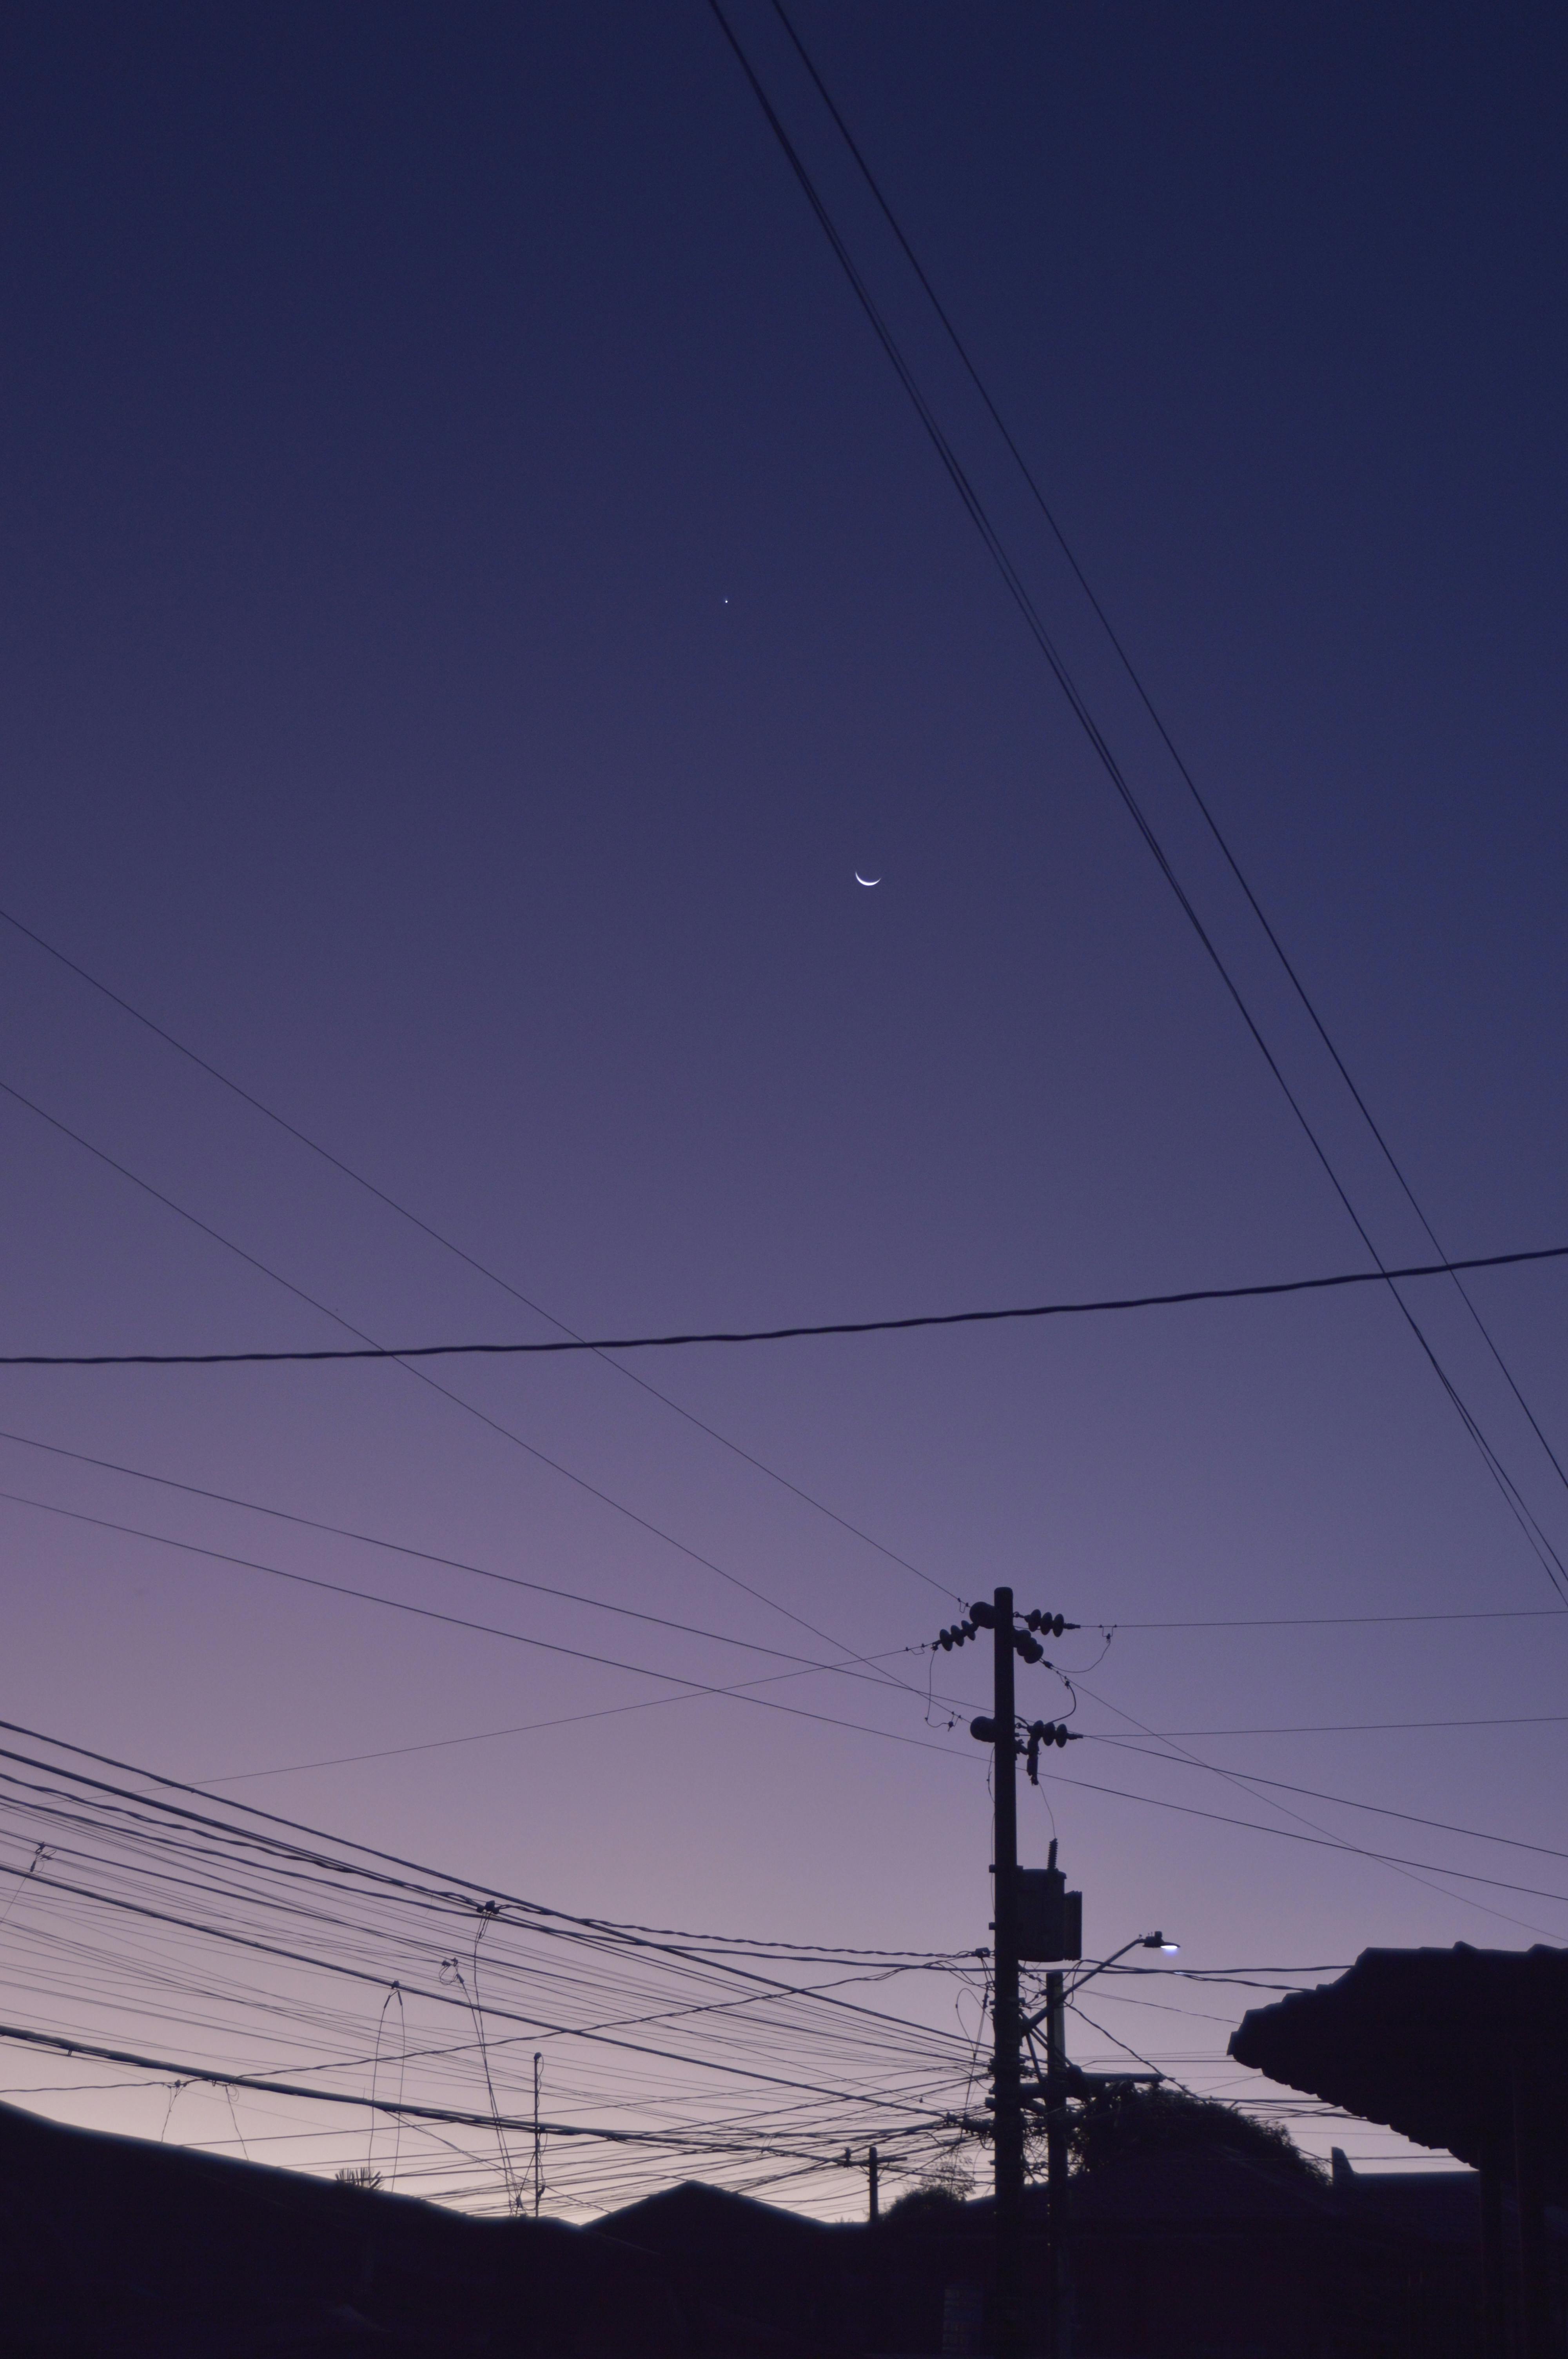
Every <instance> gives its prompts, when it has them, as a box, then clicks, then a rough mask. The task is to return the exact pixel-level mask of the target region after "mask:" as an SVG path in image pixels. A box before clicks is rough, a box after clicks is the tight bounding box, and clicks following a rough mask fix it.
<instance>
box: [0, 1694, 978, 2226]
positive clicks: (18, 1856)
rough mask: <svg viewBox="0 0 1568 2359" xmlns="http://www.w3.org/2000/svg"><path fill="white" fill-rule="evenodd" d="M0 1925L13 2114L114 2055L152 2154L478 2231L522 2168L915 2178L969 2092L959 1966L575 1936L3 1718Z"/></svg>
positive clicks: (584, 2186) (924, 1958)
mask: <svg viewBox="0 0 1568 2359" xmlns="http://www.w3.org/2000/svg"><path fill="white" fill-rule="evenodd" d="M6 1887H9V1889H7V1888H6ZM0 1917H3V1922H0V2038H4V2039H5V2041H6V2043H7V2052H8V2055H9V2056H10V2058H11V2059H12V2060H13V2062H14V2063H15V2065H16V2068H17V2069H16V2071H13V2072H12V2073H11V2074H10V2075H8V2076H7V2079H8V2080H10V2081H12V2082H22V2087H21V2089H20V2090H16V2089H13V2090H11V2091H10V2092H9V2093H11V2094H13V2095H15V2094H17V2093H22V2094H26V2093H27V2087H29V2086H31V2085H40V2086H43V2085H49V2086H57V2085H58V2086H61V2087H63V2088H65V2089H67V2090H69V2089H70V2086H71V2085H72V2084H71V2083H70V2082H65V2081H62V2078H61V2074H60V2072H59V2060H60V2057H61V2055H62V2053H69V2052H71V2051H74V2052H75V2053H76V2056H77V2058H78V2063H77V2066H76V2068H75V2069H76V2070H78V2071H80V2072H81V2076H82V2079H81V2085H82V2086H83V2088H84V2089H85V2088H87V2087H91V2086H96V2087H98V2088H99V2089H103V2087H104V2086H105V2081H104V2071H103V2064H104V2060H106V2059H107V2060H117V2061H118V2062H119V2063H121V2064H123V2065H124V2067H125V2070H126V2073H127V2077H126V2078H125V2079H124V2081H121V2082H114V2083H112V2084H110V2085H112V2086H113V2087H114V2088H115V2089H117V2090H119V2091H121V2092H123V2093H124V2101H125V2104H127V2105H130V2104H134V2098H135V2092H136V2091H137V2090H141V2091H143V2092H145V2093H146V2094H147V2096H148V2098H149V2101H150V2104H151V2110H148V2111H146V2112H145V2113H143V2114H133V2116H132V2118H133V2119H134V2121H135V2125H136V2126H143V2125H145V2126H146V2134H147V2135H150V2136H159V2135H161V2136H166V2137H174V2138H181V2139H183V2140H185V2141H186V2142H193V2143H204V2144H210V2145H211V2146H213V2147H217V2148H220V2149H222V2150H225V2151H233V2152H235V2153H241V2154H245V2155H248V2156H250V2157H251V2158H263V2159H267V2160H271V2161H276V2160H280V2159H281V2160H287V2161H289V2162H291V2163H297V2164H299V2165H301V2166H302V2167H305V2168H308V2169H317V2170H333V2169H337V2170H352V2171H354V2172H356V2173H358V2174H360V2175H363V2174H365V2173H367V2172H368V2173H372V2174H375V2175H379V2177H380V2180H381V2182H382V2183H383V2184H387V2183H392V2184H395V2186H396V2187H397V2188H399V2189H400V2190H402V2191H404V2192H407V2193H417V2194H422V2195H426V2196H429V2197H434V2198H438V2199H440V2200H443V2201H449V2202H455V2203H459V2204H461V2205H463V2206H465V2207H467V2208H470V2209H479V2210H492V2211H503V2210H506V2209H523V2208H526V2207H529V2206H531V2205H532V2204H533V2203H534V2202H535V2201H536V2200H537V2198H538V2195H539V2192H540V2188H539V2183H538V2178H537V2177H536V2175H535V2151H536V2150H537V2152H538V2153H539V2154H540V2155H541V2156H542V2157H543V2158H545V2159H544V2163H543V2166H542V2177H543V2182H544V2192H545V2194H546V2198H547V2209H548V2210H549V2211H550V2212H552V2213H554V2214H555V2215H557V2216H568V2217H572V2216H577V2217H582V2216H586V2215H589V2214H593V2213H598V2212H603V2211H606V2210H611V2209H615V2208H617V2207H619V2206H620V2205H622V2204H624V2203H627V2202H631V2201H636V2200H638V2198H639V2197H641V2196H642V2195H643V2194H645V2193H648V2192H650V2191H652V2190H654V2189H655V2188H657V2187H660V2186H664V2185H667V2184H668V2183H669V2181H670V2180H671V2178H672V2177H676V2176H680V2177H685V2176H690V2175H692V2174H693V2173H694V2172H696V2173H699V2174H700V2175H701V2176H702V2177H704V2178H705V2179H708V2180H710V2181H712V2182H714V2183H716V2184H719V2185H723V2186H728V2187H730V2188H732V2189H735V2190H738V2191H741V2190H744V2191H751V2192H761V2191H762V2190H785V2189H787V2190H788V2191H789V2200H790V2201H792V2202H793V2203H795V2204H796V2205H797V2206H800V2207H802V2208H806V2209H811V2208H818V2209H824V2210H827V2211H829V2212H842V2211H843V2210H844V2209H845V2208H847V2202H852V2201H853V2200H854V2198H853V2196H851V2195H849V2192H848V2190H849V2187H850V2185H851V2183H852V2182H851V2181H850V2180H849V2177H848V2175H847V2174H845V2173H844V2171H843V2169H842V2162H841V2158H842V2156H843V2154H844V2152H845V2149H846V2147H861V2148H863V2147H865V2146H867V2145H869V2144H871V2143H872V2142H874V2143H875V2144H876V2145H877V2147H879V2150H880V2151H881V2154H882V2156H883V2157H884V2158H885V2161H886V2164H887V2166H888V2168H889V2169H891V2171H892V2173H893V2175H894V2176H895V2177H896V2176H897V2175H898V2174H899V2173H900V2172H907V2173H908V2174H910V2175H911V2176H912V2177H913V2178H919V2177H921V2176H924V2175H925V2174H926V2173H928V2172H929V2171H931V2170H932V2169H939V2168H941V2167H942V2166H943V2163H944V2161H945V2158H946V2157H947V2156H948V2155H949V2153H950V2149H951V2147H952V2143H953V2139H954V2136H955V2133H956V2129H957V2123H958V2122H959V2120H960V2119H961V2118H962V2116H963V2114H964V2111H965V2108H966V2105H967V2104H969V2103H970V2102H971V2101H972V2099H971V2092H972V2088H973V2081H974V2071H975V2061H976V2041H975V2037H974V2027H973V2026H972V2025H970V2026H969V2027H968V2030H966V2028H965V2027H963V2026H962V2025H961V2022H960V2019H959V2017H957V2015H956V2013H955V1998H956V1996H957V1995H959V1994H960V1990H961V1987H962V1986H963V1985H966V1984H972V1983H973V1982H974V1980H975V1978H976V1976H977V1973H979V1969H978V1968H977V1965H976V1962H975V1961H974V1959H973V1958H972V1957H969V1958H965V1957H962V1956H959V1957H942V1956H935V1955H924V1954H920V1953H917V1952H913V1951H886V1952H882V1951H849V1950H846V1951H834V1950H831V1949H827V1948H824V1947H821V1946H816V1945H812V1944H808V1943H795V1942H789V1941H782V1940H776V1941H775V1940H765V1939H762V1938H760V1937H752V1936H747V1935H738V1934H698V1933H690V1932H685V1931H681V1930H674V1929H665V1928H661V1927H651V1926H634V1925H625V1924H619V1923H612V1922H611V1921H609V1920H604V1919H591V1918H584V1917H574V1916H568V1915H567V1914H565V1913H562V1912H559V1911H556V1910H552V1909H550V1908H546V1907H543V1906H541V1905H540V1904H538V1903H536V1902H532V1901H529V1900H526V1899H524V1898H522V1897H517V1896H514V1895H508V1894H504V1893H499V1892H492V1891H487V1890H485V1889H484V1888H483V1887H481V1886H477V1885H474V1884H472V1883H471V1882H470V1881H468V1880H467V1879H465V1878H462V1877H460V1876H449V1875H444V1874H442V1873H441V1872H439V1871H438V1870H434V1869H430V1868H427V1867H424V1866H421V1865H419V1864H416V1863H413V1862H408V1861H403V1860H399V1859H395V1858H393V1857H390V1856H389V1855H387V1854H382V1853H378V1852H374V1851H371V1850H368V1849H365V1848H363V1847H361V1846H357V1845H355V1844H353V1843H348V1842H343V1841H340V1840H339V1839H337V1838H333V1837H327V1836H323V1835H321V1834H320V1833H319V1832H316V1831H313V1830H310V1829H308V1828H304V1827H300V1826H297V1825H294V1824H292V1823H291V1822H289V1821H284V1820H281V1819H276V1818H273V1817H270V1816H269V1815H267V1814H266V1813H264V1812H261V1811H259V1810H248V1809H246V1808H244V1807H243V1806H238V1807H235V1806H230V1805H227V1804H219V1803H215V1802H213V1800H212V1799H211V1798H210V1797H209V1796H207V1795H205V1794H203V1793H201V1792H200V1791H199V1790H196V1789H193V1788H186V1787H181V1786H178V1785H175V1784H173V1783H170V1782H168V1781H163V1780H159V1779H156V1778H153V1777H148V1776H146V1774H145V1773H142V1772H139V1771H135V1770H133V1769H130V1768H129V1767H127V1766H126V1765H124V1764H118V1763H109V1762H105V1761H103V1760H102V1759H101V1758H100V1757H99V1756H94V1755H90V1754H86V1753H84V1752H82V1751H81V1750H80V1749H78V1748H74V1747H70V1746H68V1745H63V1744H61V1743H59V1742H58V1741H56V1740H53V1739H49V1738H47V1737H42V1736H40V1735H38V1734H36V1733H34V1732H27V1731H23V1730H17V1729H16V1728H15V1727H13V1726H10V1725H8V1724H6V1725H3V1726H0ZM481 1943H482V1947H481ZM24 2058H25V2059H26V2060H27V2065H28V2066H30V2067H31V2069H32V2070H33V2071H37V2072H38V2076H39V2077H38V2083H37V2084H33V2083H27V2082H25V2081H23V2071H24V2066H23V2060H24ZM535 2058H537V2059H538V2068H537V2087H538V2090H539V2092H540V2095H539V2103H538V2106H537V2110H535V2086H536V2082H535ZM260 2084H265V2086H264V2085H260ZM242 2122H243V2127H242ZM116 2125H122V2123H121V2119H120V2116H119V2115H118V2114H117V2116H116ZM199 2132H203V2133H210V2135H204V2136H198V2133H199ZM535 2138H536V2139H537V2149H536V2148H535Z"/></svg>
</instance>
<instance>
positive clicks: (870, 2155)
mask: <svg viewBox="0 0 1568 2359" xmlns="http://www.w3.org/2000/svg"><path fill="white" fill-rule="evenodd" d="M854 2167H855V2157H854V2153H853V2151H852V2149H851V2148H850V2147H845V2148H844V2168H845V2169H846V2170H852V2169H854ZM866 2189H867V2195H868V2199H869V2208H868V2212H867V2217H868V2219H869V2220H870V2222H871V2226H872V2227H873V2228H874V2227H875V2226H876V2224H877V2223H878V2221H879V2220H880V2219H881V2216H882V2205H881V2156H880V2155H879V2154H878V2152H877V2150H876V2147H874V2146H873V2147H868V2148H867V2150H866Z"/></svg>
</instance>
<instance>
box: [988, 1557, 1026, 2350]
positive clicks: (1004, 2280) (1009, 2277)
mask: <svg viewBox="0 0 1568 2359" xmlns="http://www.w3.org/2000/svg"><path fill="white" fill-rule="evenodd" d="M991 1610H992V1613H993V1614H994V1615H995V1620H994V1623H993V1625H992V1631H991V1635H992V1637H993V1638H994V1640H995V1647H994V1651H993V1663H994V1672H993V1689H992V1704H991V1718H992V1721H993V1723H994V1724H995V1725H994V1735H993V1748H994V1749H993V1801H994V1806H995V1814H996V1817H995V1824H996V1833H995V1836H994V1839H993V1843H992V1858H991V1878H992V1883H993V1886H994V1889H993V1891H992V1894H991V1906H992V1909H993V1912H994V1913H993V1916H992V1919H991V1930H992V1933H993V1935H994V1945H993V1946H994V1967H995V1987H994V1991H993V1995H992V2001H991V2028H992V2032H993V2034H994V2039H993V2045H992V2049H991V2107H992V2114H991V2120H992V2134H993V2140H994V2144H995V2150H996V2193H995V2201H996V2320H995V2327H994V2332H993V2336H992V2349H993V2350H994V2352H995V2354H996V2359H1022V2352H1023V2107H1022V2093H1021V2089H1020V2074H1019V2053H1018V2051H1019V2046H1020V2042H1021V2038H1022V2028H1021V2021H1020V2014H1019V2005H1018V1740H1017V1723H1018V1714H1017V1712H1016V1709H1015V1707H1014V1704H1013V1680H1012V1646H1013V1632H1012V1592H1011V1589H999V1590H998V1591H997V1593H996V1595H995V1597H994V1598H993V1600H992V1605H991Z"/></svg>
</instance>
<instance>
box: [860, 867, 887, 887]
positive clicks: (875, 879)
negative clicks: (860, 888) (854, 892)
mask: <svg viewBox="0 0 1568 2359" xmlns="http://www.w3.org/2000/svg"><path fill="white" fill-rule="evenodd" d="M881 881H882V880H881V877H880V876H862V875H861V874H860V870H859V869H858V868H857V869H856V871H855V882H856V884H857V885H868V886H869V885H880V884H881Z"/></svg>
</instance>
